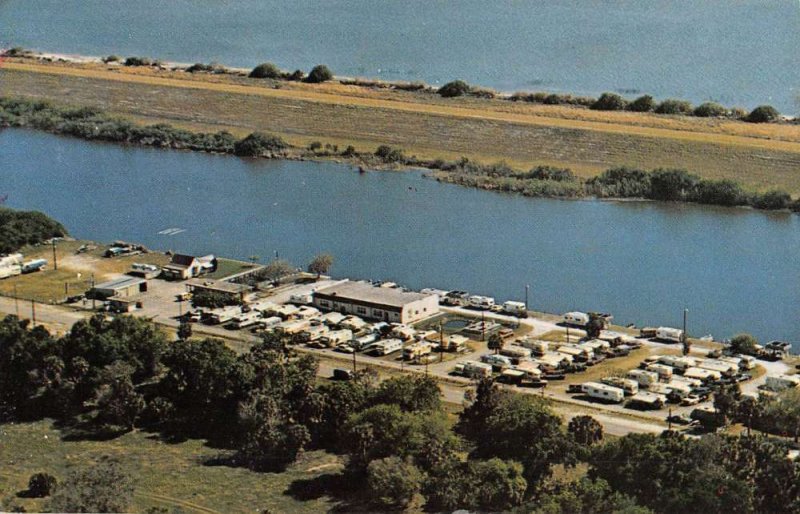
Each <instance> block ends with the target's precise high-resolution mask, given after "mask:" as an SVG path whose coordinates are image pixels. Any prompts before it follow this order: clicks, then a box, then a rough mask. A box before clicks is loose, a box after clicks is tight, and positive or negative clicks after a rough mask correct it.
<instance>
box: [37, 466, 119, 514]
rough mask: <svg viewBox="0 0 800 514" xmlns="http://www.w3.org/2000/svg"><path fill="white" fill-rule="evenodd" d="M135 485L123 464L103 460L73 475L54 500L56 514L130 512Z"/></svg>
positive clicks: (52, 502)
mask: <svg viewBox="0 0 800 514" xmlns="http://www.w3.org/2000/svg"><path fill="white" fill-rule="evenodd" d="M132 498H133V481H132V480H131V477H130V476H129V475H128V474H127V473H126V472H125V471H123V469H122V467H121V466H120V465H119V463H117V462H115V461H113V460H102V461H100V462H99V463H97V464H94V465H92V466H89V467H87V468H82V469H78V470H76V471H73V472H72V473H71V474H70V475H69V476H68V477H67V479H66V480H64V482H63V483H62V484H61V486H60V487H59V488H58V490H57V491H56V493H55V494H54V495H53V496H52V498H51V500H50V504H49V507H50V510H51V511H52V512H126V511H127V509H128V507H129V505H130V503H131V500H132Z"/></svg>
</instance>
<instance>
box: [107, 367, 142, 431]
mask: <svg viewBox="0 0 800 514" xmlns="http://www.w3.org/2000/svg"><path fill="white" fill-rule="evenodd" d="M133 371H134V370H133V367H132V366H130V365H129V364H125V363H123V362H115V363H114V364H111V365H109V366H106V367H105V368H104V369H103V371H102V372H101V374H100V377H99V381H100V384H101V385H100V387H99V389H98V391H97V410H98V415H97V419H98V421H100V422H101V423H105V424H107V425H111V426H112V427H122V428H124V429H125V430H132V429H133V425H134V422H135V421H136V419H137V418H138V417H139V414H141V412H142V411H143V410H144V407H145V402H144V398H143V397H142V395H141V394H139V393H138V392H136V389H135V388H134V386H133V380H132V378H131V377H132V375H133Z"/></svg>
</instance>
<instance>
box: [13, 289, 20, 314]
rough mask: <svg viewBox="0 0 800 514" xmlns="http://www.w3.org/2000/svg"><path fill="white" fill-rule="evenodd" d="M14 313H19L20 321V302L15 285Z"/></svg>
mask: <svg viewBox="0 0 800 514" xmlns="http://www.w3.org/2000/svg"><path fill="white" fill-rule="evenodd" d="M14 311H15V312H16V313H17V319H19V300H18V297H17V284H14Z"/></svg>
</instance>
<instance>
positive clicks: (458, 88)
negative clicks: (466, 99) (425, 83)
mask: <svg viewBox="0 0 800 514" xmlns="http://www.w3.org/2000/svg"><path fill="white" fill-rule="evenodd" d="M471 89H472V88H471V87H470V86H469V84H467V83H466V82H464V81H463V80H454V81H452V82H448V83H447V84H445V85H443V86H442V87H440V88H439V91H437V93H439V96H442V97H444V98H453V97H456V96H463V95H466V94H467V93H469V92H470V90H471Z"/></svg>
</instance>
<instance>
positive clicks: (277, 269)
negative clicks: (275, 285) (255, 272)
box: [261, 259, 294, 282]
mask: <svg viewBox="0 0 800 514" xmlns="http://www.w3.org/2000/svg"><path fill="white" fill-rule="evenodd" d="M291 273H294V267H293V266H292V265H291V264H289V262H288V261H284V260H282V259H276V260H274V261H272V262H270V263H269V264H267V265H266V266H264V269H263V270H262V271H261V274H262V275H263V276H264V278H266V279H267V280H272V281H273V282H275V281H278V280H280V279H281V278H283V277H285V276H286V275H289V274H291Z"/></svg>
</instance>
